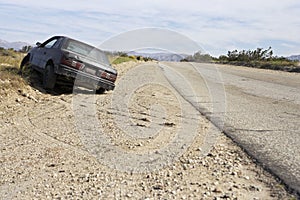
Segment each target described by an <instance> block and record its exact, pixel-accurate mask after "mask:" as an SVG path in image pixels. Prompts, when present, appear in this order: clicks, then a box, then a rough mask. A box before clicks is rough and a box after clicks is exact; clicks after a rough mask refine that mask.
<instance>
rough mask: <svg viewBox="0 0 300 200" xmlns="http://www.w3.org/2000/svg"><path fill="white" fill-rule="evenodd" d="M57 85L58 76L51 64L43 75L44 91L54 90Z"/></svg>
mask: <svg viewBox="0 0 300 200" xmlns="http://www.w3.org/2000/svg"><path fill="white" fill-rule="evenodd" d="M55 83H56V74H55V73H54V67H53V65H51V64H47V65H46V67H45V69H44V74H43V87H44V89H50V90H51V89H53V88H54V86H55Z"/></svg>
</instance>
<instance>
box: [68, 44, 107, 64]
mask: <svg viewBox="0 0 300 200" xmlns="http://www.w3.org/2000/svg"><path fill="white" fill-rule="evenodd" d="M65 49H67V50H69V51H73V52H75V53H78V54H81V55H83V56H85V57H88V58H89V59H92V60H95V61H97V62H101V63H103V64H107V65H108V64H109V61H108V58H107V56H106V54H105V53H104V52H103V51H101V50H99V49H97V48H95V47H92V46H90V45H87V44H84V43H81V42H78V41H75V40H68V42H67V43H66V45H65Z"/></svg>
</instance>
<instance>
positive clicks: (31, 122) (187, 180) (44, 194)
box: [0, 62, 294, 199]
mask: <svg viewBox="0 0 300 200" xmlns="http://www.w3.org/2000/svg"><path fill="white" fill-rule="evenodd" d="M137 65H144V63H134V62H129V63H123V64H119V65H117V66H116V68H117V70H118V72H119V79H118V82H117V87H121V86H119V85H118V83H119V81H120V80H121V78H122V77H123V76H124V75H125V74H126V73H127V72H128V71H130V70H131V69H133V68H135V67H136V66H137ZM147 65H151V64H147ZM149 70H153V69H151V68H149ZM153 73H157V77H158V79H162V78H161V77H160V75H159V70H153ZM5 84H9V83H8V82H7V81H6V82H5V80H1V82H0V89H1V90H3V91H4V90H5ZM79 93H80V94H73V93H72V91H70V90H64V92H61V91H58V92H54V93H51V94H48V93H46V92H45V91H43V90H42V89H40V88H39V86H38V84H37V85H36V87H35V88H33V87H30V86H26V87H24V88H20V89H19V90H17V91H14V90H12V91H5V92H2V93H0V94H1V96H0V127H1V129H0V141H1V143H0V152H1V153H0V166H1V167H0V198H1V199H81V198H84V199H99V198H100V199H293V198H294V197H293V196H292V195H291V194H289V193H288V192H287V191H286V190H285V188H284V186H283V185H281V184H280V183H279V182H278V181H277V180H276V179H275V178H274V177H273V176H271V175H270V174H269V173H267V172H266V171H264V170H263V169H262V168H261V167H259V166H257V165H256V164H255V161H253V160H252V159H251V158H249V157H248V156H247V155H246V154H245V153H244V152H243V151H242V150H241V149H240V148H239V147H237V146H236V145H235V144H233V143H232V142H231V140H230V139H228V138H226V137H225V136H224V135H221V134H220V137H219V138H218V141H217V142H216V143H215V145H214V147H213V148H212V150H211V152H210V153H209V154H208V155H207V156H205V157H203V156H202V154H201V151H202V150H201V146H202V143H203V139H204V136H203V134H204V133H205V131H206V129H208V128H209V127H210V126H211V125H210V124H209V122H207V121H206V120H205V119H204V118H202V117H201V116H198V117H199V119H198V120H199V126H198V127H197V131H198V132H197V136H196V137H195V139H194V142H193V143H192V144H191V145H190V146H189V147H188V148H187V149H186V151H185V152H183V155H182V156H180V158H179V159H178V160H175V161H174V162H172V163H169V165H167V166H164V167H163V168H161V169H159V170H154V171H151V170H150V171H145V172H140V173H130V171H120V170H116V169H113V168H112V167H111V166H108V165H105V164H103V163H101V162H99V159H97V157H95V156H94V155H93V154H91V153H90V151H89V148H88V147H87V146H86V145H85V143H84V142H83V137H82V135H81V134H79V133H78V121H77V120H78V119H77V118H76V116H75V114H76V111H75V110H74V102H73V101H74V96H76V95H79V96H80V97H81V98H82V99H90V98H91V97H92V98H93V99H94V101H95V107H96V108H97V111H96V115H97V118H98V120H100V121H101V125H102V130H104V134H105V135H107V136H108V137H109V138H110V139H111V140H112V141H113V143H114V146H117V147H119V148H120V149H122V150H123V151H126V152H128V153H134V152H140V153H144V152H147V151H156V149H160V148H162V147H163V146H165V145H166V144H167V143H168V142H169V141H170V140H171V139H172V138H173V137H174V132H175V131H176V130H177V129H178V128H179V127H178V126H179V124H180V120H181V117H182V116H181V112H182V111H181V110H180V108H181V107H180V105H179V104H178V102H177V101H176V99H177V98H178V97H177V96H176V95H174V91H171V90H167V89H166V88H164V87H162V86H160V85H155V84H154V85H147V86H146V87H143V88H140V89H138V90H136V91H135V93H134V94H133V95H132V99H131V101H130V102H129V103H128V110H129V112H128V113H124V112H123V111H122V110H121V109H118V108H115V109H112V108H111V103H112V98H113V95H114V92H107V93H105V94H103V95H93V94H90V92H84V90H82V92H79ZM154 104H159V105H163V109H160V107H156V108H155V107H154V108H153V109H152V107H151V106H152V105H154ZM82 106H84V105H82ZM77 109H78V107H77ZM151 109H152V111H153V113H152V114H151V115H150V114H149V113H150V111H151ZM162 110H163V111H164V113H165V115H161V114H160V112H162ZM120 115H121V116H122V115H123V118H124V119H123V118H119V116H120ZM153 116H154V118H153ZM117 118H118V119H120V120H126V119H128V118H130V122H131V123H132V124H134V126H133V127H131V128H133V129H139V130H143V129H147V128H149V127H150V128H151V127H152V125H155V127H158V128H159V130H160V131H159V132H158V134H155V135H151V136H150V137H147V138H139V139H136V138H134V137H132V136H131V137H129V136H128V135H127V134H126V132H124V131H122V127H121V128H120V127H118V126H116V124H115V122H116V119H117ZM100 161H101V160H100ZM125 167H126V166H124V168H125Z"/></svg>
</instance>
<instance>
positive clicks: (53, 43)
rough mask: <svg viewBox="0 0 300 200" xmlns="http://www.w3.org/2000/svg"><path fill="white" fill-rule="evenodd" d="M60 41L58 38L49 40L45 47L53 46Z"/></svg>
mask: <svg viewBox="0 0 300 200" xmlns="http://www.w3.org/2000/svg"><path fill="white" fill-rule="evenodd" d="M57 41H58V39H54V40H51V41H49V42H48V43H46V44H45V45H44V47H45V48H52V47H53V46H54V45H55V43H56V42H57Z"/></svg>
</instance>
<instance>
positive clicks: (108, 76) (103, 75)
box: [97, 70, 117, 82]
mask: <svg viewBox="0 0 300 200" xmlns="http://www.w3.org/2000/svg"><path fill="white" fill-rule="evenodd" d="M97 75H98V76H99V77H100V78H103V79H107V80H110V81H112V82H115V81H116V79H117V76H116V75H114V74H111V73H109V72H106V71H102V70H99V71H98V73H97Z"/></svg>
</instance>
